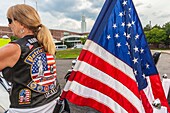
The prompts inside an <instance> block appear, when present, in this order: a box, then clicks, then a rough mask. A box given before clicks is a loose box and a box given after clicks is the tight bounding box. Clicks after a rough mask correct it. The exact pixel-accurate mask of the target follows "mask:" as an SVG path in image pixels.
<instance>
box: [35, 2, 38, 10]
mask: <svg viewBox="0 0 170 113" xmlns="http://www.w3.org/2000/svg"><path fill="white" fill-rule="evenodd" d="M35 3H36V10H37V11H38V3H37V0H35Z"/></svg>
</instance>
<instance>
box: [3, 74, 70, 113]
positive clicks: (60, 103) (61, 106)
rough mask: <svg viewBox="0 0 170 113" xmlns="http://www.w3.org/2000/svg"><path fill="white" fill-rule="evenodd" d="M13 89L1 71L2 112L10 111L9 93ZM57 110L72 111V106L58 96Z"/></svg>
mask: <svg viewBox="0 0 170 113" xmlns="http://www.w3.org/2000/svg"><path fill="white" fill-rule="evenodd" d="M11 89H12V84H11V83H10V82H8V81H6V80H5V79H4V78H3V75H2V73H1V72H0V113H5V112H6V111H8V108H9V106H10V100H9V95H10V91H11ZM58 106H59V107H58ZM55 110H56V111H57V113H70V108H69V105H68V102H67V100H65V99H64V100H62V101H60V100H59V97H58V99H57V107H55Z"/></svg>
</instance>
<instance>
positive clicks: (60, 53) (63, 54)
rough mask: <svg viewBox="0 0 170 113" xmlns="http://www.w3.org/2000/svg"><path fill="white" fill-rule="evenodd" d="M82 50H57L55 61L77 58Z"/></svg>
mask: <svg viewBox="0 0 170 113" xmlns="http://www.w3.org/2000/svg"><path fill="white" fill-rule="evenodd" d="M81 50H82V49H66V50H57V54H56V58H57V59H68V58H73V59H76V58H77V56H79V54H80V52H81Z"/></svg>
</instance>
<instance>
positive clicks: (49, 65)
mask: <svg viewBox="0 0 170 113" xmlns="http://www.w3.org/2000/svg"><path fill="white" fill-rule="evenodd" d="M11 43H17V44H18V45H19V46H20V48H21V56H20V58H19V60H18V62H17V63H16V64H15V66H14V67H12V68H9V67H8V68H5V69H4V70H2V73H3V76H4V78H5V79H6V80H8V81H10V82H11V83H12V85H13V86H12V90H11V94H10V101H11V105H10V107H11V108H33V107H38V106H41V105H44V104H46V103H49V102H50V101H52V100H54V99H56V98H57V97H58V96H59V95H60V91H61V90H60V86H59V83H58V81H57V78H56V77H57V74H56V62H55V58H54V56H53V55H51V54H49V53H47V52H45V51H44V49H43V48H42V47H41V46H40V45H39V44H38V41H37V39H36V38H35V37H34V36H25V37H24V38H21V39H18V40H16V41H13V42H11Z"/></svg>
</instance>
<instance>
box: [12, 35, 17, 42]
mask: <svg viewBox="0 0 170 113" xmlns="http://www.w3.org/2000/svg"><path fill="white" fill-rule="evenodd" d="M10 39H11V41H13V40H17V39H18V37H16V36H11V37H10Z"/></svg>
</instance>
